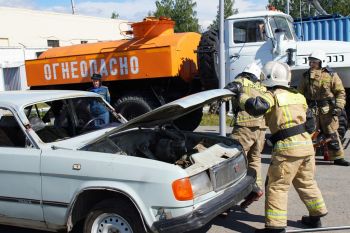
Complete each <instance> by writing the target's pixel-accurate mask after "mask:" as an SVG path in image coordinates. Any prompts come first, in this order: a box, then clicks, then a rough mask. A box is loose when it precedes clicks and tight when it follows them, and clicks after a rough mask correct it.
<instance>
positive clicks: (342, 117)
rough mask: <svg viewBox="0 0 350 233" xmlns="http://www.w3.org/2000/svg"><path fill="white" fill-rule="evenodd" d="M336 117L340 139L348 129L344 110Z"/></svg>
mask: <svg viewBox="0 0 350 233" xmlns="http://www.w3.org/2000/svg"><path fill="white" fill-rule="evenodd" d="M338 119H339V128H338V133H339V136H340V140H343V139H344V137H345V133H346V131H347V130H348V117H347V115H346V111H345V110H343V111H342V112H341V115H340V116H339V117H338Z"/></svg>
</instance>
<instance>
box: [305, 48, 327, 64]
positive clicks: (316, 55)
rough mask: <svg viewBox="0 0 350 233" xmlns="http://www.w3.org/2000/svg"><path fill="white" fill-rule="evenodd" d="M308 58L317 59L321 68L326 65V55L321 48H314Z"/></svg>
mask: <svg viewBox="0 0 350 233" xmlns="http://www.w3.org/2000/svg"><path fill="white" fill-rule="evenodd" d="M309 59H317V60H320V61H321V64H320V66H321V68H324V67H326V66H327V56H326V53H325V52H324V51H323V50H315V51H313V52H312V53H311V54H310V56H309Z"/></svg>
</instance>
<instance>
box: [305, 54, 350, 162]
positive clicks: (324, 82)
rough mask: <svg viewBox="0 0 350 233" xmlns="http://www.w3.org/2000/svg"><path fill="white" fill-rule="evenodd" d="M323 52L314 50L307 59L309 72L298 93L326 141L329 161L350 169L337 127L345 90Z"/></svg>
mask: <svg viewBox="0 0 350 233" xmlns="http://www.w3.org/2000/svg"><path fill="white" fill-rule="evenodd" d="M326 59H327V57H326V54H325V52H324V51H322V50H316V51H314V52H313V53H312V54H311V55H310V57H309V66H310V69H309V70H308V71H306V72H305V73H304V74H303V78H302V79H301V81H300V84H299V86H298V90H299V92H300V93H302V94H304V96H305V97H306V99H307V101H308V104H309V107H310V108H312V109H313V112H314V114H315V116H316V120H317V128H318V129H320V130H321V131H322V132H323V133H324V134H325V136H326V137H327V138H329V139H330V142H329V143H328V149H329V156H330V160H333V161H334V164H335V165H340V166H349V165H350V163H349V162H348V161H346V160H344V150H343V146H342V143H341V140H340V138H339V134H338V128H339V119H338V116H340V114H341V112H342V111H343V109H344V106H345V98H346V94H345V89H344V86H343V84H342V81H341V80H340V78H339V76H338V75H337V74H336V73H335V72H333V71H331V70H330V69H329V68H326V66H327V61H326Z"/></svg>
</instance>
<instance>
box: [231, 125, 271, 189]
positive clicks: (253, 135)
mask: <svg viewBox="0 0 350 233" xmlns="http://www.w3.org/2000/svg"><path fill="white" fill-rule="evenodd" d="M265 131H266V129H265V128H260V127H245V126H235V127H234V128H233V130H232V135H231V138H233V139H235V140H237V141H239V143H241V145H242V146H243V150H244V151H245V153H246V155H247V159H248V167H250V168H252V169H254V170H255V171H256V184H257V185H258V186H259V188H262V181H261V151H262V150H263V149H264V144H265Z"/></svg>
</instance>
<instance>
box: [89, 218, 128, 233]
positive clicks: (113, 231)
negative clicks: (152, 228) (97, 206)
mask: <svg viewBox="0 0 350 233" xmlns="http://www.w3.org/2000/svg"><path fill="white" fill-rule="evenodd" d="M91 233H133V231H132V228H131V226H130V224H129V223H128V222H127V221H126V220H125V219H124V218H122V217H121V216H119V215H117V214H101V215H100V216H98V217H97V218H96V219H95V221H94V223H93V224H92V229H91Z"/></svg>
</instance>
